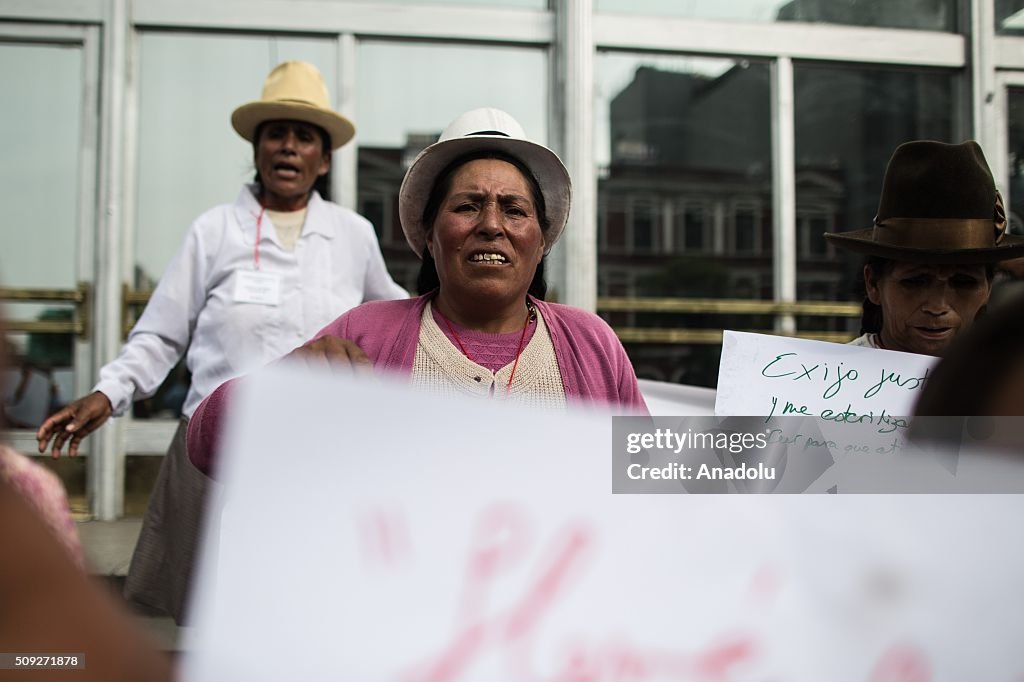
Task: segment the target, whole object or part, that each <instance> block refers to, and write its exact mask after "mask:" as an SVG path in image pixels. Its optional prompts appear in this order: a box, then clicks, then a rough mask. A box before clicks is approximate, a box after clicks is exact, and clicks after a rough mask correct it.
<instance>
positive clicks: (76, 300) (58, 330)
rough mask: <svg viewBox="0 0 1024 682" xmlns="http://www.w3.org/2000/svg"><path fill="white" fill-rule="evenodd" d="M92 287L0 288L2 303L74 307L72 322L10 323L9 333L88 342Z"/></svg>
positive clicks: (79, 285)
mask: <svg viewBox="0 0 1024 682" xmlns="http://www.w3.org/2000/svg"><path fill="white" fill-rule="evenodd" d="M91 298H92V285H91V284H89V283H88V282H79V283H78V286H77V287H76V288H74V289H45V288H23V287H0V301H13V302H17V303H73V304H74V308H73V309H72V310H73V314H72V319H70V320H10V321H8V322H7V323H6V324H5V328H6V329H7V331H8V332H24V333H28V334H76V335H78V338H79V339H87V338H89V333H90V329H91V328H90V317H89V311H90V302H91Z"/></svg>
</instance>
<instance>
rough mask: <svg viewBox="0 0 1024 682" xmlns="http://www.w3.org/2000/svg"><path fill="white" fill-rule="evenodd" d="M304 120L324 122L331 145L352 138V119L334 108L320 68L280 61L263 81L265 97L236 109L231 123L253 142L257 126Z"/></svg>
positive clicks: (339, 143) (307, 121) (239, 132)
mask: <svg viewBox="0 0 1024 682" xmlns="http://www.w3.org/2000/svg"><path fill="white" fill-rule="evenodd" d="M279 120H288V121H304V122H306V123H312V124H313V125H317V126H320V127H321V128H323V129H324V130H325V131H327V134H328V135H329V136H330V138H331V149H337V148H338V147H340V146H342V145H343V144H345V143H346V142H348V141H349V140H351V139H352V137H353V136H354V135H355V134H356V128H355V126H354V125H352V121H350V120H348V119H347V118H345V117H344V116H342V115H341V114H339V113H337V112H336V111H334V110H333V109H332V108H331V105H330V96H329V95H328V94H327V85H325V84H324V79H323V76H321V75H320V71H318V70H317V68H316V67H315V66H313V65H312V64H310V63H309V62H302V61H290V62H284V63H282V64H279V65H278V66H276V67H275V68H274V70H273V71H271V72H270V75H268V76H267V79H266V80H265V81H264V82H263V97H261V98H260V99H259V101H256V102H249V103H248V104H243V105H242V106H240V107H238V108H237V109H235V111H234V113H232V114H231V125H232V127H234V129H235V131H236V132H237V133H238V134H239V135H241V136H242V137H243V138H245V139H246V140H248V141H249V142H252V141H253V137H255V135H256V128H258V127H259V125H260V124H261V123H265V122H266V121H279Z"/></svg>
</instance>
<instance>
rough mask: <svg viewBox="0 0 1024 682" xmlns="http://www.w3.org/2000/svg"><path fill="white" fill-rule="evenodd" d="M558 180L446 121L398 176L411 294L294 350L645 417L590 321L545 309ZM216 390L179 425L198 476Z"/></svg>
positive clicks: (482, 112) (541, 150)
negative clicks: (413, 261) (416, 268)
mask: <svg viewBox="0 0 1024 682" xmlns="http://www.w3.org/2000/svg"><path fill="white" fill-rule="evenodd" d="M570 195H571V184H570V180H569V175H568V173H567V172H566V170H565V167H564V166H563V165H562V163H561V161H559V159H558V157H557V156H556V155H555V154H554V152H552V151H551V150H549V149H547V148H546V147H543V146H541V145H539V144H536V143H534V142H530V141H529V140H527V139H526V137H525V135H524V133H523V130H522V128H521V127H520V126H519V124H518V123H517V122H516V121H515V119H513V118H512V117H511V116H509V115H508V114H506V113H505V112H502V111H498V110H496V109H477V110H474V111H470V112H468V113H466V114H463V115H462V116H460V117H459V118H458V119H456V120H455V121H454V122H453V123H452V124H451V125H450V126H448V128H447V129H446V130H445V131H444V133H443V134H442V135H441V138H440V140H439V141H438V142H437V143H435V144H433V145H431V146H430V147H427V148H426V149H425V150H424V151H423V152H422V153H421V154H420V155H419V156H418V157H417V158H416V160H415V161H414V162H413V164H412V166H410V168H409V171H408V172H407V173H406V175H405V180H404V181H403V182H402V189H401V192H400V195H399V215H400V217H401V221H402V229H403V230H404V231H405V235H406V239H407V240H408V242H409V246H410V247H412V249H413V251H415V252H416V254H417V255H418V256H420V257H421V258H422V259H423V265H422V269H421V271H420V276H419V289H420V293H421V296H419V297H418V298H414V299H411V300H405V301H378V302H374V303H367V304H364V305H361V306H359V307H358V308H354V309H352V310H350V311H349V312H347V313H345V314H344V315H342V316H341V317H339V318H338V319H337V320H335V321H334V322H332V323H331V324H329V325H328V326H327V327H326V328H325V329H324V330H323V331H322V332H320V334H319V335H318V337H317V339H315V340H313V341H312V342H310V343H309V344H307V345H306V346H304V347H302V348H300V349H298V350H297V351H295V354H296V355H299V356H303V357H306V358H307V359H308V360H310V361H318V360H328V361H330V362H332V363H341V364H346V363H367V362H368V363H372V364H373V365H374V366H375V367H377V368H381V369H384V370H390V371H392V372H395V373H398V374H401V375H404V376H406V377H408V378H409V379H410V380H411V382H412V383H413V384H414V385H421V386H426V387H429V389H430V390H432V391H434V392H436V393H440V394H448V395H452V394H466V395H475V396H480V397H482V398H490V399H495V400H507V401H510V402H514V403H519V404H525V405H532V406H539V407H546V408H555V409H558V408H564V407H565V405H566V404H567V403H570V402H599V403H604V404H607V405H610V406H612V407H613V408H614V409H616V410H618V411H623V412H639V413H646V411H647V409H646V406H645V404H644V401H643V397H642V396H641V394H640V390H639V387H638V384H637V380H636V375H635V374H634V372H633V367H632V365H631V364H630V361H629V358H628V357H627V356H626V353H625V350H623V348H622V344H621V343H619V340H618V338H617V337H616V336H615V334H614V333H613V332H612V330H611V329H610V328H609V327H608V325H607V324H605V322H604V321H603V320H602V319H601V318H599V317H597V316H596V315H594V314H592V313H589V312H586V311H583V310H579V309H576V308H571V307H569V306H564V305H558V304H554V303H547V302H545V301H544V300H543V299H544V295H545V289H546V285H545V283H544V275H543V261H544V255H545V254H546V253H547V252H548V251H550V249H551V247H552V246H554V244H555V242H556V241H557V240H558V237H559V236H560V235H561V233H562V230H563V229H564V228H565V224H566V221H567V219H568V216H569V203H570ZM229 393H230V384H228V385H226V386H223V387H221V388H220V389H218V390H217V391H215V392H214V393H213V394H211V396H210V397H209V398H208V399H207V400H205V401H204V402H203V404H202V405H200V407H199V408H198V409H197V411H196V418H195V419H194V420H193V422H192V423H191V424H190V427H189V434H188V441H189V456H190V457H191V458H192V462H193V463H194V464H196V466H197V467H199V468H200V469H201V470H203V471H209V469H210V466H211V463H212V462H211V458H212V456H213V454H214V452H215V450H216V441H215V439H216V438H217V436H218V431H219V427H218V423H219V417H220V414H221V413H222V410H223V407H224V401H225V399H226V397H227V395H228V394H229Z"/></svg>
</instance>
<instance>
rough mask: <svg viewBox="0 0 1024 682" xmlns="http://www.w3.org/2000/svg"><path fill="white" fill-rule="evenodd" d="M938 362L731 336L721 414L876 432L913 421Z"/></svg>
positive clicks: (721, 380) (725, 342) (721, 379)
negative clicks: (855, 425) (865, 425)
mask: <svg viewBox="0 0 1024 682" xmlns="http://www.w3.org/2000/svg"><path fill="white" fill-rule="evenodd" d="M936 362H937V358H934V357H931V356H927V355H915V354H913V353H900V352H896V351H888V350H878V349H874V348H863V347H860V346H848V345H843V344H838V343H826V342H824V341H809V340H807V339H794V338H787V337H784V336H771V335H768V334H751V333H749V332H734V331H726V332H725V335H724V337H723V339H722V362H721V365H720V368H719V373H718V394H717V397H716V402H715V414H719V415H764V416H768V417H782V416H812V417H820V418H823V419H825V420H832V421H835V422H836V423H843V421H844V420H846V421H854V420H859V419H867V420H872V421H874V422H875V423H878V424H884V423H886V420H892V419H898V418H903V417H907V416H908V415H910V414H912V413H913V407H914V401H915V400H916V399H917V396H918V395H919V393H920V391H921V389H922V388H923V387H924V384H925V382H926V381H927V378H928V375H929V373H930V372H931V368H932V367H933V366H934V365H935V363H936Z"/></svg>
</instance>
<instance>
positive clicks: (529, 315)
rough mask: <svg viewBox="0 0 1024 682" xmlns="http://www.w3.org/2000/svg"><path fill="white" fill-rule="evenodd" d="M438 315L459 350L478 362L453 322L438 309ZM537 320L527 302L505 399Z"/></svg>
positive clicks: (534, 312)
mask: <svg viewBox="0 0 1024 682" xmlns="http://www.w3.org/2000/svg"><path fill="white" fill-rule="evenodd" d="M437 314H438V315H440V316H441V319H442V320H444V323H445V324H446V325H448V331H450V332H451V333H452V336H454V337H455V343H457V344H459V350H461V351H462V354H463V355H465V356H466V357H467V358H468V359H469V361H470V362H476V360H474V359H473V356H472V355H470V354H469V351H468V350H466V346H464V345H463V343H462V339H460V338H459V333H458V332H457V331H455V327H453V326H452V323H451V320H449V319H448V318H447V317H445V314H444V313H442V312H441V309H440V308H438V309H437ZM535 319H537V309H536V308H535V307H534V306H533V303H532V302H530V301H527V302H526V322H524V323H523V333H522V334H520V335H519V348H517V349H516V360H515V362H514V363H512V373H511V374H509V375H508V384H506V385H505V397H506V398H507V397H508V393H509V391H510V390H512V379H514V378H515V376H516V368H517V367H519V356H520V355H522V354H523V341H525V340H526V330H527V328H528V327H529V326H530V322H531V321H532V320H535Z"/></svg>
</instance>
